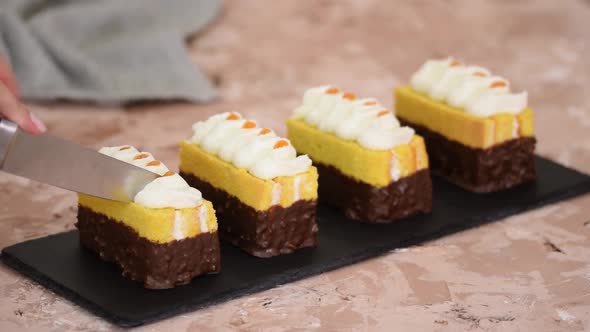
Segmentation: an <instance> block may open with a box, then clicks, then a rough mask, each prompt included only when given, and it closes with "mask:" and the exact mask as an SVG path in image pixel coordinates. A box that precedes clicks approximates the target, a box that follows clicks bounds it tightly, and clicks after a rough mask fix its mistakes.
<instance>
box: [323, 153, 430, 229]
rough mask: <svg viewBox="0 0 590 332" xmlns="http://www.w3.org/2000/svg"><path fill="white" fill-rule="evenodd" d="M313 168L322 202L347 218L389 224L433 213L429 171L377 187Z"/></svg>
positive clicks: (335, 171)
mask: <svg viewBox="0 0 590 332" xmlns="http://www.w3.org/2000/svg"><path fill="white" fill-rule="evenodd" d="M314 165H315V166H316V167H317V169H318V172H319V198H320V202H322V203H326V204H328V205H331V206H334V207H336V208H338V209H340V210H342V211H343V212H344V215H346V217H347V218H350V219H355V220H360V221H363V222H368V223H390V222H392V221H394V220H397V219H400V218H404V217H408V216H411V215H414V214H417V213H420V212H422V213H429V212H430V211H431V210H432V182H431V179H430V173H429V172H428V169H424V170H420V171H418V172H416V173H414V174H412V175H410V176H407V177H404V178H401V179H399V180H398V181H395V182H391V183H390V184H389V185H387V186H385V187H381V188H378V187H374V186H372V185H370V184H368V183H364V182H360V181H357V180H356V179H353V178H351V177H349V176H347V175H345V174H343V173H342V172H340V171H339V170H338V169H336V168H335V167H332V166H326V165H323V164H319V163H315V164H314Z"/></svg>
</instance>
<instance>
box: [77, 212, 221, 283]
mask: <svg viewBox="0 0 590 332" xmlns="http://www.w3.org/2000/svg"><path fill="white" fill-rule="evenodd" d="M76 227H77V228H78V231H79V233H80V243H81V244H82V246H84V247H85V248H88V249H90V250H92V251H94V252H96V253H97V254H99V255H100V258H102V259H103V260H105V261H109V262H114V263H116V264H117V265H118V266H119V267H120V268H121V269H122V270H123V276H125V277H127V278H129V279H132V280H135V281H139V282H142V283H143V284H144V286H145V287H146V288H151V289H164V288H172V287H174V286H177V285H184V284H187V283H189V282H190V281H191V279H193V278H194V277H195V276H198V275H201V274H205V273H217V272H219V269H220V254H219V238H218V237H217V232H215V233H203V234H200V235H197V236H194V237H191V238H186V239H183V240H180V241H176V240H175V241H172V242H168V243H156V242H152V241H149V240H148V239H146V238H143V237H140V236H139V234H138V233H137V232H136V231H135V230H134V229H132V228H131V227H129V226H127V225H125V224H123V223H121V222H118V221H116V220H113V219H111V218H109V217H107V216H105V215H103V214H100V213H96V212H94V211H92V210H91V209H89V208H86V207H84V206H81V205H79V206H78V222H77V223H76Z"/></svg>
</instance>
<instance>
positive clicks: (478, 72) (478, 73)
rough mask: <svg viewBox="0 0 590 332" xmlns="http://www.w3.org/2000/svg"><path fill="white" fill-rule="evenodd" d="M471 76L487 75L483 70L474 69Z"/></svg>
mask: <svg viewBox="0 0 590 332" xmlns="http://www.w3.org/2000/svg"><path fill="white" fill-rule="evenodd" d="M472 75H473V76H477V77H486V76H488V75H487V74H486V73H484V72H483V71H476V72H475V73H473V74H472Z"/></svg>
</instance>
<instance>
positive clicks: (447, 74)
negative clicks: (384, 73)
mask: <svg viewBox="0 0 590 332" xmlns="http://www.w3.org/2000/svg"><path fill="white" fill-rule="evenodd" d="M395 111H396V114H397V116H398V118H399V119H400V120H401V121H402V123H405V124H408V125H410V126H412V127H413V128H414V129H416V131H417V132H418V133H419V134H420V135H422V136H423V137H424V138H425V140H426V146H427V149H428V155H429V157H430V164H431V166H430V167H431V169H432V171H433V172H434V173H435V174H438V175H441V176H443V177H445V178H447V179H448V180H450V181H451V182H453V183H455V184H457V185H459V186H462V187H463V188H465V189H467V190H470V191H474V192H492V191H498V190H502V189H507V188H510V187H513V186H515V185H518V184H521V183H524V182H527V181H531V180H533V179H534V178H535V159H534V150H535V137H534V131H533V111H532V110H531V108H530V107H528V106H527V93H526V92H521V93H512V92H511V91H510V83H509V82H508V81H507V80H506V79H504V78H502V77H499V76H494V75H492V74H491V73H490V72H489V71H488V70H487V69H485V68H482V67H477V66H466V65H463V64H462V63H460V62H459V61H456V60H453V59H452V58H448V59H444V60H429V61H427V62H426V63H425V64H424V65H422V67H421V68H420V69H419V70H418V71H417V72H416V73H415V74H414V75H413V76H412V79H411V83H410V86H402V87H399V88H397V89H395Z"/></svg>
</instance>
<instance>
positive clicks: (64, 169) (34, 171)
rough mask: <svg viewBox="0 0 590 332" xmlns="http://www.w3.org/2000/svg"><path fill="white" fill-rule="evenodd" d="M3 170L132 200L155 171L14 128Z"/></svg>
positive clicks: (59, 184) (105, 196) (120, 199)
mask: <svg viewBox="0 0 590 332" xmlns="http://www.w3.org/2000/svg"><path fill="white" fill-rule="evenodd" d="M7 151H8V152H7V154H6V157H5V159H4V163H3V164H2V165H0V166H1V169H2V170H3V171H6V172H8V173H12V174H15V175H20V176H23V177H26V178H29V179H32V180H36V181H39V182H44V183H47V184H51V185H54V186H57V187H60V188H64V189H68V190H72V191H76V192H79V193H84V194H88V195H92V196H97V197H102V198H107V199H112V200H117V201H132V200H133V198H134V197H135V195H136V194H137V193H138V192H139V191H140V190H141V189H143V188H144V187H145V186H146V185H147V184H148V183H150V182H151V181H153V180H154V179H156V178H157V177H159V175H158V174H156V173H152V172H150V171H147V170H145V169H143V168H140V167H137V166H135V165H131V164H128V163H125V162H123V161H120V160H117V159H115V158H111V157H109V156H105V155H103V154H100V153H98V152H97V151H94V150H90V149H86V148H84V147H82V146H79V145H76V144H74V143H71V142H68V141H64V140H62V139H59V138H57V137H54V136H51V135H48V134H42V135H32V134H29V133H26V132H23V131H22V130H20V129H19V130H17V131H16V133H15V134H14V138H13V140H12V142H11V143H10V146H9V147H8V149H7Z"/></svg>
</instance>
